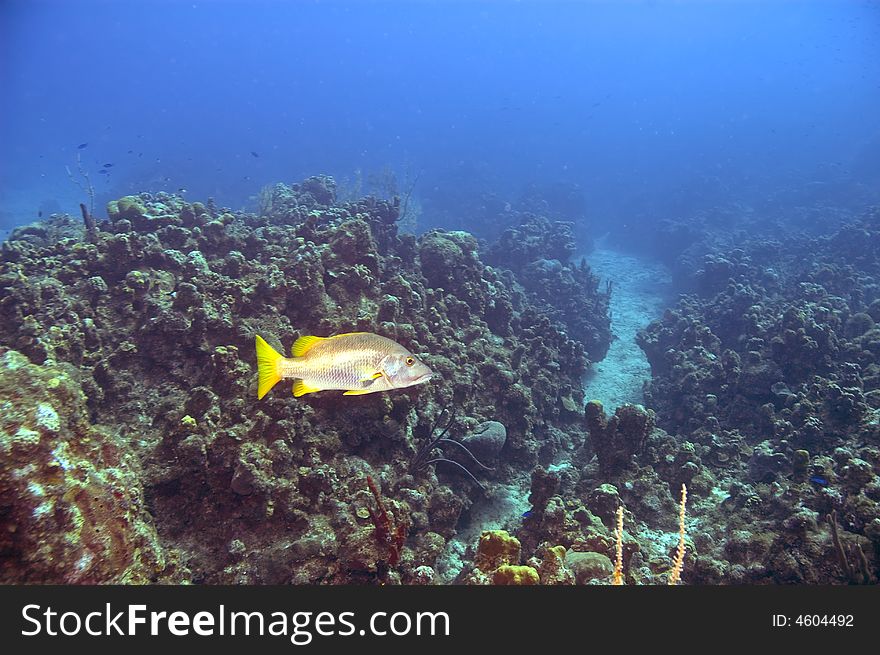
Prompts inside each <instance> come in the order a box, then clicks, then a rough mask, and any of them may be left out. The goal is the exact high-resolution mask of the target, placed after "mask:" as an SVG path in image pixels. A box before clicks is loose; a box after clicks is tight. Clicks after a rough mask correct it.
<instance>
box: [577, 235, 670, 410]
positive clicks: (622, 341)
mask: <svg viewBox="0 0 880 655" xmlns="http://www.w3.org/2000/svg"><path fill="white" fill-rule="evenodd" d="M585 257H586V259H587V263H589V265H590V267H591V268H592V269H593V272H594V273H596V274H597V275H598V276H599V277H600V278H602V282H601V286H602V287H604V285H605V281H606V280H611V281H612V283H613V285H614V290H613V293H612V295H611V331H612V332H613V334H614V340H613V341H612V342H611V348H610V349H609V350H608V355H607V356H606V357H605V359H603V360H602V361H600V362H597V363H595V364H593V366H592V368H591V370H590V371H589V372H588V373H587V375H586V376H585V377H584V394H585V396H586V399H587V400H588V401H589V400H599V401H601V402H602V405H603V406H604V407H605V411H606V413H613V412H614V409H615V408H617V407H619V406H620V405H624V404H626V403H641V402H642V400H643V393H642V385H643V383H644V382H645V381H647V380H649V379H650V377H651V367H650V365H649V364H648V359H647V357H645V353H644V352H642V349H641V348H639V345H638V344H637V343H636V334H638V331H639V330H641V329H643V328H645V327H647V325H648V324H649V323H650V322H651V321H653V320H654V319H656V318H659V317H660V316H661V315H662V314H663V311H664V310H665V309H666V308H667V307H670V306H672V304H673V302H672V301H673V298H672V293H671V286H672V280H671V277H670V275H669V271H668V270H667V269H666V267H665V266H664V265H662V264H660V263H659V262H656V261H652V260H649V259H644V258H642V257H637V256H635V255H630V254H626V253H623V252H619V251H617V250H612V249H610V248H608V247H606V246H605V245H604V244H603V243H602V242H601V240H600V241H599V242H598V243H597V246H596V249H595V250H593V251H592V252H591V253H589V254H588V255H585ZM579 259H580V257H577V258H575V260H576V261H577V260H579Z"/></svg>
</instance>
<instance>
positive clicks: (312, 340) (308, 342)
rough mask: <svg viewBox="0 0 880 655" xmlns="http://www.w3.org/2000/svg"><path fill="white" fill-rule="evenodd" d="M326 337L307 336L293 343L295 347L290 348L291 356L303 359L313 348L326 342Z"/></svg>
mask: <svg viewBox="0 0 880 655" xmlns="http://www.w3.org/2000/svg"><path fill="white" fill-rule="evenodd" d="M326 340H327V339H326V337H312V336H305V337H300V338H299V339H297V340H296V341H294V342H293V345H292V346H291V347H290V354H291V355H292V356H293V357H302V356H303V355H305V354H306V353H307V352H309V351H310V350H311V349H312V348H314V347H315V345H317V344H318V343H320V342H321V341H326Z"/></svg>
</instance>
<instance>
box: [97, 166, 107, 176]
mask: <svg viewBox="0 0 880 655" xmlns="http://www.w3.org/2000/svg"><path fill="white" fill-rule="evenodd" d="M98 173H99V174H101V175H107V171H106V170H104V169H103V168H102V169H101V170H99V171H98Z"/></svg>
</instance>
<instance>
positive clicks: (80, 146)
mask: <svg viewBox="0 0 880 655" xmlns="http://www.w3.org/2000/svg"><path fill="white" fill-rule="evenodd" d="M88 145H89V144H88V143H80V144H79V145H78V146H77V147H76V149H77V150H82V149H83V148H87V147H88Z"/></svg>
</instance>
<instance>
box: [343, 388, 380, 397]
mask: <svg viewBox="0 0 880 655" xmlns="http://www.w3.org/2000/svg"><path fill="white" fill-rule="evenodd" d="M368 393H373V389H370V387H367V388H366V389H352V390H351V391H346V392H345V393H344V394H342V395H343V396H363V395H364V394H368Z"/></svg>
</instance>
